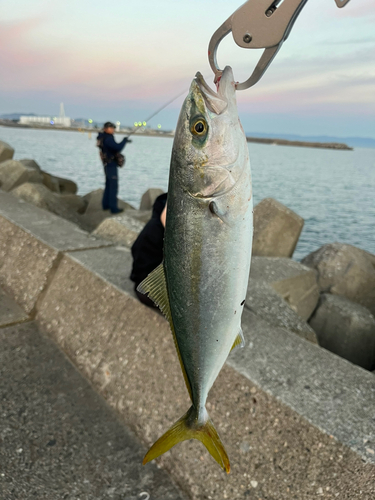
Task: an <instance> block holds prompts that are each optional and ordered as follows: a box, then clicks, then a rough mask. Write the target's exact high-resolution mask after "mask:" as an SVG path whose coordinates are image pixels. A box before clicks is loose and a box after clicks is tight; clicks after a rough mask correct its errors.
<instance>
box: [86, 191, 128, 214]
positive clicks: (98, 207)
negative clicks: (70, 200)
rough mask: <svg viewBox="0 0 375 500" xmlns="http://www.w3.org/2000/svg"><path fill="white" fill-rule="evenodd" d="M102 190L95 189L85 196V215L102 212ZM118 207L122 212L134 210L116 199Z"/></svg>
mask: <svg viewBox="0 0 375 500" xmlns="http://www.w3.org/2000/svg"><path fill="white" fill-rule="evenodd" d="M103 193H104V189H96V190H95V191H91V192H90V193H87V194H85V196H83V199H84V200H86V201H87V202H88V203H87V208H86V211H85V215H88V214H91V213H92V212H98V211H99V212H103V208H102V199H103ZM117 203H118V207H119V208H122V209H124V210H129V209H131V208H133V209H134V207H133V206H132V205H130V203H126V201H123V200H121V199H120V198H118V202H117Z"/></svg>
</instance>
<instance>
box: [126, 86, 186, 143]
mask: <svg viewBox="0 0 375 500" xmlns="http://www.w3.org/2000/svg"><path fill="white" fill-rule="evenodd" d="M185 93H186V90H185V89H184V90H183V91H182V92H180V93H179V94H178V95H176V96H175V97H173V99H170V100H169V101H168V102H167V103H165V104H164V105H163V106H161V107H160V108H159V109H157V110H156V111H155V112H154V113H152V115H150V116H149V117H148V118H147V119H146V120H144V121H145V122H146V123H147V122H148V121H150V120H151V118H154V116H156V115H157V114H158V113H160V111H163V109H165V108H166V107H167V106H169V105H170V104H172V102H173V101H175V100H176V99H178V98H179V97H181V96H182V95H183V94H185ZM138 130H140V128H136V127H134V129H133V131H132V132H130V134H129V135H128V136H127V138H128V139H129V137H130V136H131V135H133V134H135V133H136V132H138Z"/></svg>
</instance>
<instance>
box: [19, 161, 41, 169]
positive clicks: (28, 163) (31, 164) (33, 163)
mask: <svg viewBox="0 0 375 500" xmlns="http://www.w3.org/2000/svg"><path fill="white" fill-rule="evenodd" d="M18 161H19V162H20V163H22V165H24V166H25V167H26V168H31V169H33V170H36V171H37V172H41V171H42V169H41V168H40V166H39V165H38V164H37V162H36V161H35V160H30V159H28V158H25V159H23V160H18Z"/></svg>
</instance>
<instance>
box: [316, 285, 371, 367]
mask: <svg viewBox="0 0 375 500" xmlns="http://www.w3.org/2000/svg"><path fill="white" fill-rule="evenodd" d="M310 324H311V326H312V327H313V328H314V330H315V331H316V333H317V335H318V339H319V345H320V346H322V347H324V348H325V349H328V350H329V351H331V352H334V353H335V354H337V355H338V356H341V357H342V358H345V359H347V360H348V361H351V362H352V363H354V364H356V365H359V366H362V368H365V369H366V370H374V369H375V318H374V316H373V315H372V314H371V313H370V311H369V310H368V309H366V308H365V307H363V306H361V305H359V304H356V303H354V302H351V301H350V300H349V299H347V298H345V297H339V296H338V295H330V294H326V293H325V294H322V296H321V298H320V301H319V306H318V307H317V309H316V311H315V312H314V314H313V316H312V317H311V319H310Z"/></svg>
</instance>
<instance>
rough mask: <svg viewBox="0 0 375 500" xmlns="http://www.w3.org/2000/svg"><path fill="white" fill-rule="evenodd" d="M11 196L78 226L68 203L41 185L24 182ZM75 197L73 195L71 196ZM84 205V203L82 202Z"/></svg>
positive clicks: (77, 220)
mask: <svg viewBox="0 0 375 500" xmlns="http://www.w3.org/2000/svg"><path fill="white" fill-rule="evenodd" d="M11 193H12V195H13V196H16V197H17V198H20V199H21V200H24V201H27V202H29V203H32V204H33V205H35V206H36V207H39V208H43V209H44V210H48V211H49V212H52V213H54V214H56V215H58V216H60V217H63V218H64V219H66V220H69V221H71V222H73V223H75V224H78V225H79V224H80V219H79V218H78V215H77V214H76V213H75V211H74V210H72V209H71V204H70V203H69V201H65V197H64V196H61V195H59V194H57V193H53V192H52V191H50V190H49V189H48V188H47V187H46V186H44V185H43V184H33V183H29V182H26V183H24V184H22V185H21V186H18V187H17V188H15V189H13V190H12V191H11ZM71 196H75V195H71ZM82 203H83V204H84V202H83V201H82Z"/></svg>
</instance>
